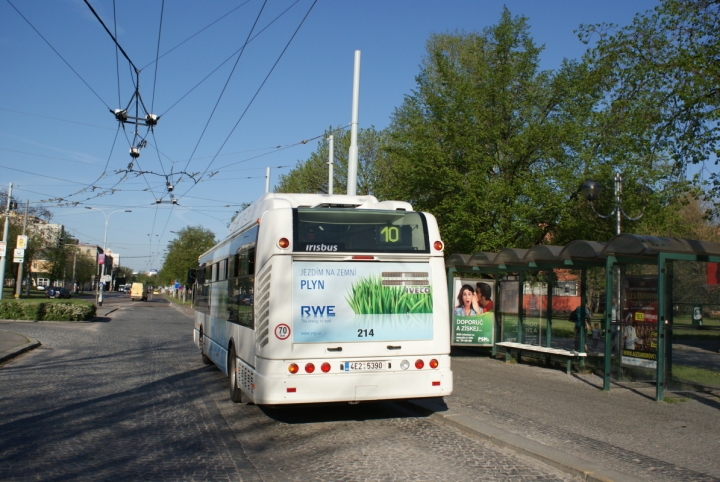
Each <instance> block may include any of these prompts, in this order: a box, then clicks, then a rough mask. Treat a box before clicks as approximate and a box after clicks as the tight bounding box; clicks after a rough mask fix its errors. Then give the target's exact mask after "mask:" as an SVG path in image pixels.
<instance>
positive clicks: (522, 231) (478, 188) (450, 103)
mask: <svg viewBox="0 0 720 482" xmlns="http://www.w3.org/2000/svg"><path fill="white" fill-rule="evenodd" d="M540 52H541V48H540V47H537V46H535V44H534V43H533V41H532V39H531V38H530V35H529V26H528V24H527V19H525V18H524V17H512V16H511V14H510V12H509V11H508V10H507V9H506V10H505V11H504V12H503V14H502V17H501V19H500V22H499V24H498V25H496V26H493V27H490V28H488V29H486V30H485V31H484V32H483V33H482V34H477V33H469V34H459V33H455V34H440V35H433V36H431V38H430V40H429V41H428V44H427V56H426V57H425V59H424V61H423V64H422V68H421V72H420V74H419V75H418V76H417V88H416V90H415V91H414V92H413V93H412V95H408V96H406V98H405V102H404V103H403V105H402V106H401V107H399V108H398V109H396V111H395V113H394V115H393V121H392V126H391V129H390V142H389V148H388V152H389V156H388V157H389V168H388V169H389V174H388V175H387V176H385V177H384V179H386V182H385V184H384V185H383V197H385V198H388V197H390V198H396V199H403V200H408V201H410V202H411V203H412V204H413V206H414V207H415V208H416V209H420V210H424V211H429V212H431V213H433V214H434V215H435V216H436V217H437V218H438V221H439V223H440V226H441V233H442V235H443V239H444V241H445V243H446V251H447V252H448V253H453V252H463V253H471V252H475V251H494V250H498V249H501V248H504V247H509V246H510V247H512V246H514V247H527V246H531V245H533V244H537V243H540V242H541V241H543V240H544V239H546V237H547V236H548V235H549V234H552V233H553V232H554V231H555V230H556V227H557V225H558V224H559V223H561V222H563V220H564V218H565V217H566V216H567V210H568V207H569V205H570V201H571V199H572V196H573V195H574V193H575V192H576V190H577V187H578V185H579V184H580V182H581V181H580V180H579V179H578V174H579V173H580V172H582V171H583V167H584V165H583V162H582V158H581V157H580V156H578V155H577V151H578V149H581V148H582V145H581V142H580V140H581V138H582V136H581V133H582V127H583V123H585V122H587V119H588V116H589V111H590V110H591V107H592V102H591V100H592V99H591V100H590V101H588V100H586V99H585V97H583V96H582V92H581V91H580V92H579V91H578V89H579V87H578V86H581V85H583V83H582V82H580V81H579V80H578V79H582V78H584V77H583V75H584V72H583V70H582V69H581V66H578V65H576V64H573V63H569V62H568V63H566V64H565V65H564V67H563V69H562V70H561V71H560V72H558V73H555V74H553V73H551V72H546V71H540V70H539V69H538V64H539V55H540Z"/></svg>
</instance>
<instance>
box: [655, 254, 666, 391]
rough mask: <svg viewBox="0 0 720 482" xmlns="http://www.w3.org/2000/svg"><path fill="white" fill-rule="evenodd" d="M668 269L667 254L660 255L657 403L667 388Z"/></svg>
mask: <svg viewBox="0 0 720 482" xmlns="http://www.w3.org/2000/svg"><path fill="white" fill-rule="evenodd" d="M666 267H667V260H666V259H665V253H660V254H659V255H658V284H657V290H658V293H657V303H658V320H657V377H656V378H657V381H656V382H657V385H656V386H655V401H656V402H662V401H663V397H664V393H663V390H664V387H665V318H666V311H667V310H666V308H667V306H666V305H665V285H666V279H667V277H666V274H667V273H666Z"/></svg>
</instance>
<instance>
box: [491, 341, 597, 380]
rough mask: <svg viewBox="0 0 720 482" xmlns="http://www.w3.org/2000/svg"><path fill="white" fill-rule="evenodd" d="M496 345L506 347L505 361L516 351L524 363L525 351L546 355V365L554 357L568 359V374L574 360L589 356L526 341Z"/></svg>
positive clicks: (517, 356) (519, 360)
mask: <svg viewBox="0 0 720 482" xmlns="http://www.w3.org/2000/svg"><path fill="white" fill-rule="evenodd" d="M495 345H496V346H499V347H502V348H504V349H505V361H508V360H509V359H510V357H512V355H513V353H514V354H515V358H516V359H517V362H518V363H522V362H521V359H520V358H521V356H522V353H523V352H531V353H538V354H541V355H545V364H546V365H549V364H550V360H551V359H552V358H553V357H554V358H563V359H564V360H566V361H567V368H566V370H565V373H567V374H568V375H569V374H570V372H571V371H572V362H573V360H575V361H577V362H580V359H581V358H583V357H586V356H587V353H580V352H577V351H570V350H563V349H561V348H548V347H545V346H537V345H526V344H524V343H514V342H510V341H504V342H501V343H496V344H495Z"/></svg>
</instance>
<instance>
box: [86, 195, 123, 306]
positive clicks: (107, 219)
mask: <svg viewBox="0 0 720 482" xmlns="http://www.w3.org/2000/svg"><path fill="white" fill-rule="evenodd" d="M85 209H91V210H93V211H100V212H101V213H103V216H105V235H104V236H103V256H105V249H106V247H107V232H108V223H109V222H110V216H112V215H113V214H115V213H131V212H132V210H130V209H118V210H116V211H112V212H111V213H110V214H107V213H106V212H105V211H103V210H102V209H98V208H93V207H90V206H85ZM105 266H106V264H105V260H103V268H102V275H103V276H104V275H105ZM98 276H101V273H100V265H99V264H98ZM101 282H102V278H100V279H99V280H98V283H97V285H96V289H95V300H96V303H97V305H98V306H102V302H103V291H104V288H103V289H102V290H101V289H100V283H101Z"/></svg>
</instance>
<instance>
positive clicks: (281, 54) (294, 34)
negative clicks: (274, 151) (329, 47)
mask: <svg viewBox="0 0 720 482" xmlns="http://www.w3.org/2000/svg"><path fill="white" fill-rule="evenodd" d="M316 3H317V0H314V1H313V3H312V5H310V8H309V9H308V11H307V13H306V14H305V16H304V17H303V19H302V21H301V22H300V25H298V27H297V29H295V32H293V34H292V36H291V37H290V40H288V42H287V44H286V45H285V48H283V50H282V52H280V55H279V56H278V58H277V60H276V61H275V63H274V64H273V66H272V67H271V68H270V71H269V72H268V74H267V75H266V76H265V79H264V80H263V81H262V83H261V84H260V87H258V89H257V91H255V95H253V97H252V99H250V102H249V103H248V105H247V106H246V107H245V110H244V111H243V113H242V114H241V115H240V118H239V119H238V121H237V122H236V123H235V125H234V126H233V128H232V130H231V131H230V133H229V134H228V136H227V137H226V138H225V140H224V141H223V143H222V145H221V146H220V148H219V149H218V151H217V153H216V154H215V156H214V157H213V159H212V160H211V161H210V163H209V164H208V165H207V167H206V168H205V171H204V172H203V173H202V175H201V176H200V177H202V176H204V175H205V173H206V172H207V171H208V169H210V166H212V164H213V162H215V159H217V155H218V154H219V153H220V151H222V149H223V147H225V144H227V142H228V140H229V139H230V136H232V134H233V132H235V129H237V126H238V125H239V124H240V121H241V120H242V119H243V117H245V114H246V113H247V111H248V109H250V106H251V105H252V104H253V102H254V101H255V99H256V98H257V96H258V94H259V93H260V91H261V90H262V88H263V86H264V85H265V83H266V82H267V80H268V79H269V78H270V75H272V73H273V71H274V70H275V67H277V64H278V63H279V62H280V59H282V57H283V55H284V54H285V52H286V51H287V49H288V48H289V47H290V44H291V43H292V41H293V39H294V38H295V36H296V35H297V33H298V32H299V31H300V28H302V26H303V24H304V23H305V20H307V18H308V16H309V15H310V12H312V10H313V8H314V7H315V4H316ZM188 162H189V161H188ZM196 185H197V183H196V184H193V185H192V186H190V188H189V189H188V190H187V191H185V193H183V196H184V195H185V194H187V193H188V192H189V191H190V190H191V189H192V188H193V187H195V186H196ZM183 196H180V199H182V197H183Z"/></svg>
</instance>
